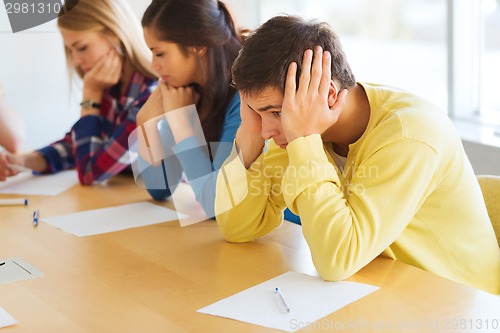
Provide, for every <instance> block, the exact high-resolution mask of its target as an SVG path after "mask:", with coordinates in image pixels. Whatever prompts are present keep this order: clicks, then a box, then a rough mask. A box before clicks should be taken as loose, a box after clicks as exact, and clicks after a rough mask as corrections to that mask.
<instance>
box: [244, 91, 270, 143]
mask: <svg viewBox="0 0 500 333" xmlns="http://www.w3.org/2000/svg"><path fill="white" fill-rule="evenodd" d="M240 117H241V125H240V129H241V130H242V131H243V132H245V134H246V135H250V136H252V137H254V136H255V137H258V138H261V139H262V118H261V117H260V115H259V114H257V112H255V111H254V110H252V109H251V108H250V107H249V106H248V104H247V101H246V99H245V96H244V95H243V94H242V93H240ZM262 140H264V139H262Z"/></svg>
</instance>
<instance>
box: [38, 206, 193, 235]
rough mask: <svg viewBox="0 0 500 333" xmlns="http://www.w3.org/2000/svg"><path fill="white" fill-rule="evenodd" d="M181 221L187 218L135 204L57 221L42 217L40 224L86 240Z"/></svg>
mask: <svg viewBox="0 0 500 333" xmlns="http://www.w3.org/2000/svg"><path fill="white" fill-rule="evenodd" d="M40 213H41V214H42V213H43V212H40ZM180 217H182V218H184V217H185V215H184V214H181V213H178V212H176V211H174V210H172V209H168V208H165V207H162V206H158V205H155V204H152V203H150V202H136V203H132V204H128V205H122V206H116V207H110V208H101V209H95V210H87V211H83V212H79V213H73V214H67V215H60V216H54V217H43V216H42V217H41V220H42V221H44V222H46V223H48V224H50V225H52V226H54V227H57V228H60V229H62V230H64V231H66V232H69V233H71V234H73V235H75V236H78V237H84V236H90V235H96V234H104V233H107V232H113V231H118V230H124V229H129V228H136V227H142V226H146V225H151V224H156V223H162V222H168V221H176V220H178V219H179V218H180Z"/></svg>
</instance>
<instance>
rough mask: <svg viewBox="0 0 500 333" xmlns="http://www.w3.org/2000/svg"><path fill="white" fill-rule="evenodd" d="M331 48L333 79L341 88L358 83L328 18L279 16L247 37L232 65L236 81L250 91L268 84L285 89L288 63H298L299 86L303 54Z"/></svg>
mask: <svg viewBox="0 0 500 333" xmlns="http://www.w3.org/2000/svg"><path fill="white" fill-rule="evenodd" d="M317 45H319V46H321V47H322V48H323V50H325V51H330V53H331V55H332V79H334V80H335V81H337V82H338V83H339V84H340V87H339V88H340V89H347V88H349V87H352V86H354V84H355V83H356V80H355V78H354V75H353V74H352V72H351V68H350V66H349V64H348V62H347V59H346V56H345V54H344V51H342V45H341V44H340V40H339V38H338V36H337V35H336V34H335V32H333V31H332V29H331V28H330V26H329V25H328V24H327V23H324V22H316V21H309V22H307V21H305V20H303V19H302V18H300V17H297V16H288V15H286V16H276V17H273V18H271V19H270V20H269V21H267V22H266V23H264V24H263V25H261V26H260V27H259V28H257V30H255V31H254V32H253V33H252V34H250V36H248V38H247V39H246V40H245V43H244V44H243V47H242V49H241V51H240V53H239V55H238V58H237V59H236V60H235V62H234V64H233V67H232V74H233V85H234V86H235V87H236V88H237V89H239V90H240V91H242V92H243V93H246V94H254V93H259V92H260V91H262V90H263V89H265V88H267V87H272V88H275V89H277V90H278V91H281V92H282V93H283V92H284V89H285V80H286V74H287V71H288V66H289V64H290V63H291V62H292V61H295V62H296V63H297V65H298V66H297V78H296V80H297V86H298V79H299V77H300V73H301V69H302V58H303V56H304V51H305V50H307V49H312V50H314V47H315V46H317Z"/></svg>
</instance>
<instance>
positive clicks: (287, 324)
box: [198, 272, 379, 332]
mask: <svg viewBox="0 0 500 333" xmlns="http://www.w3.org/2000/svg"><path fill="white" fill-rule="evenodd" d="M276 287H278V288H279V289H280V290H281V292H282V294H283V296H284V299H285V301H286V304H287V305H288V307H289V308H290V312H286V311H284V309H283V307H282V306H280V304H279V302H278V301H277V299H276V297H275V292H274V291H275V288H276ZM378 289H379V287H375V286H371V285H366V284H361V283H356V282H348V281H340V282H327V281H324V280H322V279H321V278H319V277H315V276H310V275H306V274H302V273H296V272H287V273H285V274H282V275H280V276H277V277H275V278H273V279H271V280H269V281H266V282H263V283H261V284H259V285H256V286H254V287H252V288H249V289H247V290H244V291H242V292H239V293H237V294H235V295H233V296H230V297H228V298H225V299H223V300H221V301H218V302H216V303H213V304H211V305H209V306H206V307H204V308H202V309H200V310H198V312H201V313H206V314H210V315H214V316H220V317H226V318H231V319H236V320H239V321H243V322H246V323H250V324H255V325H260V326H264V327H268V328H275V329H278V330H282V331H286V332H294V331H296V330H299V329H302V328H305V327H308V328H314V327H316V326H314V322H316V321H317V320H319V319H321V318H323V317H325V316H326V315H328V314H330V313H332V312H334V311H337V310H338V309H340V308H342V307H344V306H346V305H348V304H350V303H352V302H354V301H357V300H359V299H360V298H362V297H365V296H367V295H368V294H370V293H372V292H374V291H376V290H378ZM320 323H321V325H322V326H320V327H324V326H325V325H327V324H328V322H326V323H325V322H320ZM334 325H335V323H334V322H333V321H332V322H331V326H332V327H331V330H333V329H335V327H334Z"/></svg>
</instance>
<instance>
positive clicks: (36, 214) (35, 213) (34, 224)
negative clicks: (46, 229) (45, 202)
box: [33, 210, 38, 227]
mask: <svg viewBox="0 0 500 333" xmlns="http://www.w3.org/2000/svg"><path fill="white" fill-rule="evenodd" d="M37 225H38V210H35V211H34V212H33V226H34V227H36V226H37Z"/></svg>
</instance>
